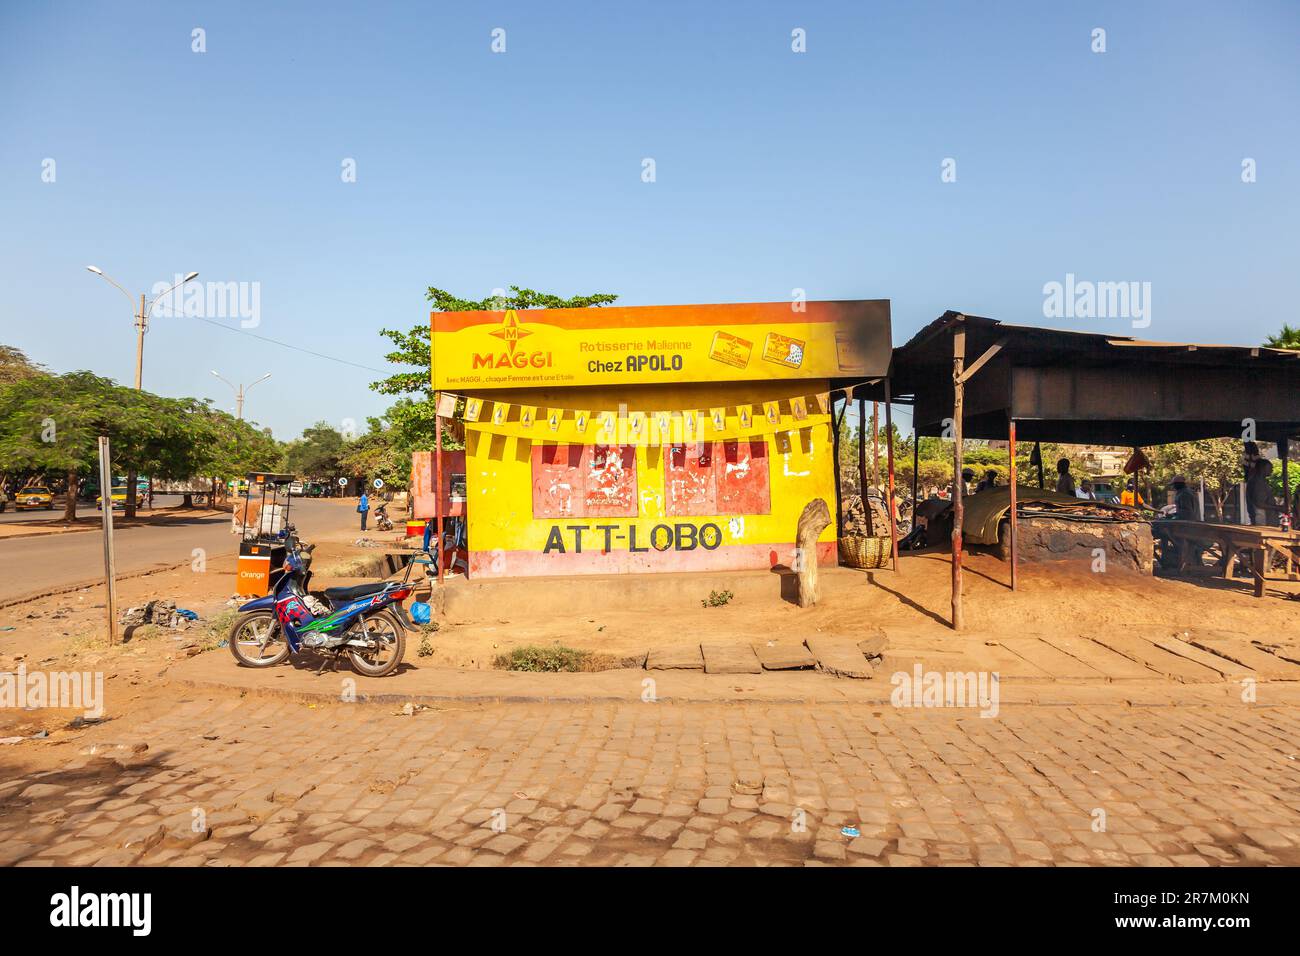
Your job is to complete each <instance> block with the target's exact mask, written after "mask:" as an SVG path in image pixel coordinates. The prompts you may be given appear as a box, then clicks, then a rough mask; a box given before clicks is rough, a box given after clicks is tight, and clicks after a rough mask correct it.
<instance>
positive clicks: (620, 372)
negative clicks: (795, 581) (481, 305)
mask: <svg viewBox="0 0 1300 956" xmlns="http://www.w3.org/2000/svg"><path fill="white" fill-rule="evenodd" d="M431 345H432V348H431V358H432V384H433V387H434V389H436V390H437V392H438V393H439V397H438V416H439V422H441V421H442V419H443V418H452V417H454V418H456V419H458V420H459V421H461V422H463V423H464V431H465V451H464V464H463V466H461V467H463V472H462V471H460V470H459V469H454V468H453V469H449V468H448V465H449V464H450V462H448V461H447V458H446V456H448V455H449V454H450V453H449V452H440V453H439V452H435V454H434V455H433V462H432V471H433V473H434V474H433V481H432V484H427V483H426V484H425V487H426V488H428V489H430V490H431V489H432V487H433V486H446V485H448V484H449V472H451V473H453V474H458V475H459V474H463V476H464V481H465V490H464V499H465V500H464V503H463V506H462V507H463V510H464V513H465V515H466V517H465V520H466V523H467V539H468V564H469V573H470V576H471V577H514V576H521V575H550V574H593V573H610V572H647V571H648V572H656V571H658V572H664V571H696V570H723V569H739V568H767V567H774V566H776V565H781V564H784V565H790V564H791V562H793V561H796V560H798V556H796V555H795V532H796V526H797V524H798V519H799V515H800V512H801V511H802V509H803V508H804V506H805V505H807V504H808V503H809V502H810V501H812V500H814V499H816V498H822V499H823V500H825V501H827V502H834V501H835V500H836V498H835V459H834V447H835V443H834V436H833V434H832V427H833V426H832V422H831V407H830V393H831V391H832V390H833V389H834V388H837V387H842V385H841V383H842V382H843V381H846V380H851V381H861V380H863V379H864V378H872V377H883V376H885V375H887V374H888V373H889V361H890V356H891V337H890V316H889V303H888V301H885V300H860V301H837V302H758V303H735V304H723V305H675V306H635V307H627V308H624V307H604V308H586V309H541V310H530V311H525V310H518V311H517V310H508V311H504V312H434V313H433V314H432V316H431ZM429 497H430V499H431V502H430V503H431V504H435V505H443V508H441V509H438V510H439V511H440V512H441V515H439V516H445V515H446V514H447V511H446V510H444V509H445V508H446V505H445V504H444V503H443V502H442V501H440V500H439V498H440V496H436V495H432V494H430V495H429ZM418 513H419V512H417V514H418ZM435 520H436V517H435ZM808 557H809V558H812V559H813V560H817V561H818V562H833V561H834V560H835V557H836V539H835V526H834V523H832V524H831V526H830V527H828V528H827V529H826V531H825V532H824V533H823V534H822V536H821V538H820V540H819V541H818V543H817V548H816V554H815V555H810V556H808Z"/></svg>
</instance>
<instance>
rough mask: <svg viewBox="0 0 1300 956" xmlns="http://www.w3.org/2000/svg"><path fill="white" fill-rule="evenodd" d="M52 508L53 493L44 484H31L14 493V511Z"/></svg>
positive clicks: (47, 509) (50, 509)
mask: <svg viewBox="0 0 1300 956" xmlns="http://www.w3.org/2000/svg"><path fill="white" fill-rule="evenodd" d="M38 508H40V509H42V510H44V511H53V510H54V494H53V492H51V491H50V489H49V488H46V487H45V486H44V485H32V486H31V487H30V488H24V489H22V490H21V491H18V492H15V493H14V511H35V510H36V509H38Z"/></svg>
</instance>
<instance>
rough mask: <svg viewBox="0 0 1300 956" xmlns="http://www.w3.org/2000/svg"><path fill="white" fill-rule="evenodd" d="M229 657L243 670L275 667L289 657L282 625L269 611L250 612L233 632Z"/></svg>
mask: <svg viewBox="0 0 1300 956" xmlns="http://www.w3.org/2000/svg"><path fill="white" fill-rule="evenodd" d="M228 643H229V644H230V653H231V654H234V655H235V660H237V661H239V663H240V664H242V665H243V666H244V667H273V666H274V665H276V664H280V663H282V662H283V661H284V659H285V658H287V657H288V656H289V644H288V642H287V641H286V640H285V639H284V632H283V631H282V630H280V622H279V621H277V620H276V619H275V615H274V614H273V613H272V612H270V611H250V612H249V613H248V614H241V615H239V617H238V618H236V619H235V623H234V624H233V625H232V626H231V628H230V637H229V639H228Z"/></svg>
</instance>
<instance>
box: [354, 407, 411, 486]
mask: <svg viewBox="0 0 1300 956" xmlns="http://www.w3.org/2000/svg"><path fill="white" fill-rule="evenodd" d="M368 422H369V425H370V430H369V431H368V432H367V433H366V434H364V435H362V436H360V437H359V438H356V439H354V440H352V441H350V442H348V443H347V446H346V447H345V448H344V450H343V456H342V459H341V464H342V468H343V472H344V473H345V474H350V475H355V476H360V477H364V478H372V479H373V478H382V479H383V480H384V487H385V488H387V489H390V490H393V491H397V490H401V489H403V488H406V486H407V485H408V484H409V483H410V472H411V455H410V452H409V451H405V452H404V451H403V450H402V449H401V448H399V447H398V445H397V444H396V441H395V440H396V437H397V436H396V435H395V433H394V432H395V429H393V428H392V427H391V426H386V425H385V424H384V422H383V420H382V419H379V418H370V419H368Z"/></svg>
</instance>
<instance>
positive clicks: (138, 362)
mask: <svg viewBox="0 0 1300 956" xmlns="http://www.w3.org/2000/svg"><path fill="white" fill-rule="evenodd" d="M86 268H87V269H88V270H89V271H91V272H93V273H95V275H97V276H99V277H100V278H101V279H103V280H104V281H105V282H108V283H109V284H110V285H112V286H113V287H114V288H116V289H117V290H118V291H119V292H121V293H122V294H123V295H124V296H126V297H127V299H128V300H129V301H130V303H131V307H132V308H134V307H135V297H134V296H132V295H131V293H129V292H127V291H126V290H125V289H123V288H122V286H121V285H119V284H118V283H117V281H116V280H114V279H113V278H112V277H111V276H109V275H107V274H106V273H105V272H104V270H103V269H100V268H99V267H98V266H86ZM198 276H199V274H198V273H197V272H191V273H189V274H188V275H186V276H185V278H184V279H182V280H181V281H180V282H177V283H176V284H175V285H174V286H172V287H171V288H170V289H168V290H167V291H165V292H163V293H162V294H161V295H156V296H154V300H153V301H152V302H150V303H148V304H147V305H146V303H145V296H144V293H143V292H141V293H140V308H139V311H137V312H136V313H135V316H134V318H135V389H136V391H137V392H138V391H141V389H142V388H143V385H142V383H141V380H142V377H143V375H144V334H145V332H147V331H148V330H149V316H150V315H151V314H152V313H153V307H154V306H155V305H157V304H158V301H159V300H160V299H162V298H164V297H165V296H167V295H170V294H171V293H172V292H174V291H176V290H177V289H179V288H180V287H181V286H183V285H184V284H185V283H187V282H189V281H190V280H191V279H197V278H198ZM101 484H102V482H101ZM71 493H72V492H71V490H70V491H69V494H71ZM99 494H100V497H101V499H102V500H103V502H104V507H105V508H112V507H113V489H112V488H100V489H99ZM123 517H126V518H134V517H135V466H131V467H130V468H128V469H127V472H126V512H125V514H124V515H123Z"/></svg>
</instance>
